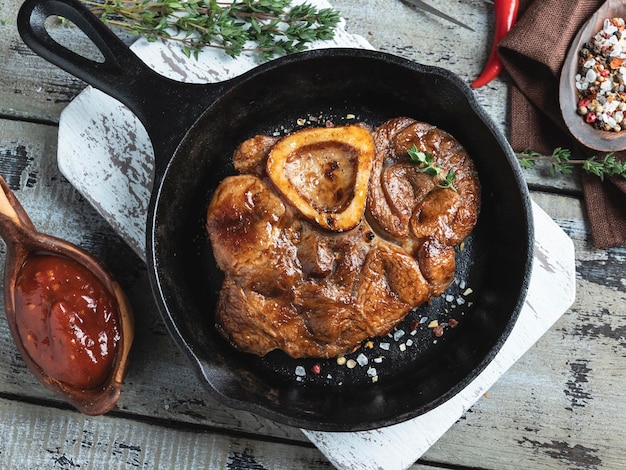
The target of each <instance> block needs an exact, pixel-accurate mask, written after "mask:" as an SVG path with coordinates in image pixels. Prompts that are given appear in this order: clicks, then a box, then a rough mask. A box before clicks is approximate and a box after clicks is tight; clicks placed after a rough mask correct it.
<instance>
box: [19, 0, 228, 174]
mask: <svg viewBox="0 0 626 470" xmlns="http://www.w3.org/2000/svg"><path fill="white" fill-rule="evenodd" d="M50 16H61V17H63V18H66V19H68V20H69V21H71V22H72V23H74V24H75V25H76V26H77V27H78V28H79V29H80V30H81V31H82V32H83V33H85V34H86V35H87V37H88V38H89V39H90V40H91V41H92V43H93V44H94V45H95V46H96V47H97V48H98V50H99V51H100V52H101V54H102V56H103V57H104V61H102V62H97V61H95V60H91V59H88V58H86V57H83V56H81V55H79V54H77V53H76V52H74V51H72V50H70V49H68V48H67V47H65V46H63V45H61V44H60V43H58V42H57V41H55V40H54V39H53V38H52V37H51V36H50V35H49V34H48V31H47V30H46V26H45V22H46V19H47V18H49V17H50ZM17 27H18V31H19V33H20V36H21V37H22V40H23V41H24V43H25V44H26V45H27V46H28V47H30V48H31V49H32V50H33V51H34V52H35V53H37V54H38V55H40V56H41V57H43V58H44V59H46V60H47V61H48V62H51V63H52V64H54V65H56V66H58V67H60V68H61V69H63V70H65V71H66V72H69V73H70V74H72V75H74V76H75V77H77V78H79V79H81V80H83V81H85V82H87V83H88V84H90V85H92V86H93V87H94V88H97V89H99V90H101V91H103V92H104V93H106V94H108V95H110V96H112V97H113V98H115V99H117V100H119V101H120V102H122V103H123V104H125V105H126V106H128V107H129V108H130V110H131V111H132V112H133V113H134V114H135V115H136V116H137V117H138V118H139V120H140V121H141V122H142V123H143V125H144V126H145V128H146V130H147V132H148V135H149V136H150V138H151V140H152V144H153V148H154V152H155V158H156V164H155V169H156V171H155V173H156V175H155V176H157V177H158V176H159V173H160V172H159V169H160V168H164V166H165V164H167V161H168V160H169V158H170V156H171V155H172V154H173V153H174V150H175V149H176V146H177V145H178V143H179V142H180V140H181V139H182V137H183V136H184V134H185V132H186V130H187V129H188V128H189V127H190V126H191V124H193V122H194V121H195V120H196V118H197V117H198V115H199V114H200V112H202V111H203V110H204V109H206V107H207V106H208V105H209V104H210V103H211V102H213V101H215V99H216V97H217V96H218V90H219V88H220V86H218V85H217V84H215V85H214V84H206V85H198V84H189V83H182V82H178V81H175V80H170V79H169V78H166V77H164V76H162V75H160V74H158V73H157V72H155V71H154V70H152V69H151V68H150V67H148V66H147V65H146V64H145V63H144V62H143V61H142V60H141V59H139V57H137V56H136V55H135V53H134V52H133V51H132V50H130V49H129V48H128V47H127V46H126V44H124V42H123V41H122V40H121V39H120V38H118V37H117V36H116V35H115V34H114V33H113V32H112V31H111V30H110V29H109V28H108V27H107V26H106V25H105V24H104V23H103V22H102V21H100V19H99V18H98V17H97V16H95V15H94V14H93V13H92V12H91V11H90V10H89V9H88V8H87V7H86V6H85V5H84V4H82V3H81V2H80V1H78V0H26V1H25V2H24V4H23V5H22V7H21V8H20V11H19V13H18V17H17ZM181 104H184V105H185V112H184V113H178V114H177V115H176V119H172V114H173V112H175V111H176V110H180V109H181Z"/></svg>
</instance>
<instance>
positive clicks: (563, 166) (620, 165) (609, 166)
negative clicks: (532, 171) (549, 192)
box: [517, 147, 626, 180]
mask: <svg viewBox="0 0 626 470" xmlns="http://www.w3.org/2000/svg"><path fill="white" fill-rule="evenodd" d="M517 158H518V160H519V163H520V165H521V167H522V168H524V169H529V168H533V167H534V166H535V164H536V163H538V162H546V163H547V164H548V165H549V168H550V173H551V174H552V175H554V174H555V173H562V174H569V173H571V172H572V170H573V168H574V165H580V167H581V168H582V170H583V171H584V172H586V173H588V174H590V175H594V176H597V177H599V178H600V179H601V180H604V178H605V177H607V176H621V177H623V178H626V162H621V161H619V160H618V159H616V158H615V154H614V153H613V152H610V153H607V154H606V155H604V157H602V158H600V157H598V156H596V155H594V156H592V157H590V158H587V159H581V160H572V159H571V152H570V151H569V150H568V149H564V148H561V147H557V148H555V149H554V150H553V151H552V154H551V155H542V154H540V153H538V152H535V151H532V150H524V151H523V152H519V153H518V154H517Z"/></svg>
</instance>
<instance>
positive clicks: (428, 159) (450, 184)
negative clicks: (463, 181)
mask: <svg viewBox="0 0 626 470" xmlns="http://www.w3.org/2000/svg"><path fill="white" fill-rule="evenodd" d="M407 153H408V154H409V158H410V159H411V163H413V164H414V165H416V166H417V169H418V171H420V172H422V173H426V174H427V175H430V176H435V177H439V176H440V174H441V166H439V164H438V163H436V162H435V159H434V157H433V156H432V155H431V154H430V153H428V152H420V151H419V150H418V149H417V146H415V145H413V147H411V148H410V149H409V150H408V151H407ZM455 179H456V173H455V172H454V169H452V168H451V169H450V171H448V173H447V174H446V176H445V178H441V179H440V181H439V183H438V184H437V187H439V188H444V189H453V190H455V191H456V188H455V187H454V180H455Z"/></svg>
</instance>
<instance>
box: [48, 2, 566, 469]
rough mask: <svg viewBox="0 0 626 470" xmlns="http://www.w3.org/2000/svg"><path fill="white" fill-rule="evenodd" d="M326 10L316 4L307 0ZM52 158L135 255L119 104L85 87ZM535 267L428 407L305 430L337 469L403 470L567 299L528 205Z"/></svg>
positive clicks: (144, 171)
mask: <svg viewBox="0 0 626 470" xmlns="http://www.w3.org/2000/svg"><path fill="white" fill-rule="evenodd" d="M312 3H316V4H318V5H319V6H321V7H323V6H328V4H326V3H325V2H323V1H316V2H312ZM338 46H350V47H363V48H371V46H370V45H369V44H368V43H367V41H365V40H364V39H363V38H361V37H359V36H354V35H349V34H347V33H346V32H345V30H344V29H343V25H342V26H340V27H339V28H338V30H337V36H336V38H335V40H334V41H332V42H327V43H320V44H316V45H315V47H338ZM133 50H134V51H135V53H137V55H138V56H139V57H141V58H142V59H143V60H144V61H145V62H146V63H147V64H148V65H150V66H151V67H152V68H154V69H155V70H157V71H158V72H160V73H162V74H163V75H166V76H168V77H170V78H174V79H178V80H181V81H188V82H195V83H203V82H215V81H221V80H225V79H227V78H231V77H233V76H236V75H238V74H240V73H243V72H244V71H246V70H248V69H250V68H252V67H254V66H255V65H257V63H256V60H255V59H254V57H252V56H243V57H241V58H239V59H236V60H232V59H230V58H226V57H224V56H223V55H222V54H221V53H219V52H218V51H210V50H209V51H206V52H204V53H202V54H201V55H200V59H199V61H195V60H188V59H187V58H185V57H184V56H183V55H182V54H181V52H180V50H179V49H178V47H177V46H176V45H175V44H172V43H160V42H156V43H148V42H145V41H143V40H140V41H138V42H136V43H135V44H134V45H133ZM58 164H59V168H60V170H61V172H62V173H63V174H64V176H65V177H66V178H67V179H68V180H69V181H70V182H71V183H72V184H73V185H74V186H75V187H76V188H77V189H78V190H79V191H80V192H81V194H83V195H84V196H85V198H86V199H87V200H89V201H90V202H91V204H92V205H93V206H94V207H95V208H96V209H97V210H98V212H99V213H100V214H101V215H102V216H103V217H104V218H105V219H106V220H107V221H108V222H109V223H110V224H111V225H112V226H113V228H114V229H115V230H116V231H117V232H118V233H119V234H120V235H121V236H122V238H123V239H124V240H125V241H126V242H127V243H128V244H129V246H131V248H132V249H133V250H134V251H135V252H136V253H137V254H138V255H139V256H141V257H142V258H144V259H145V253H144V242H145V225H146V224H145V216H146V213H147V205H148V201H149V196H150V188H151V175H152V170H153V157H152V149H151V144H150V142H149V140H148V136H147V134H146V133H145V130H144V129H143V127H142V126H141V124H140V123H139V121H138V120H137V119H136V118H135V117H134V116H133V115H132V113H130V111H128V110H127V109H126V108H125V107H124V106H122V105H121V104H119V103H118V102H116V101H115V100H113V99H112V98H110V97H108V96H106V95H104V94H103V93H101V92H99V91H97V90H95V89H92V88H87V89H86V90H85V91H83V92H82V93H81V94H80V95H79V96H78V97H77V98H76V99H75V100H74V101H73V102H72V103H71V104H70V105H69V106H67V108H66V109H65V110H64V111H63V113H62V115H61V119H60V122H59V146H58ZM534 215H535V223H536V230H537V239H536V241H535V264H534V268H533V278H532V282H531V288H530V292H529V296H528V299H527V301H526V303H525V305H524V309H523V311H522V313H521V316H520V320H519V322H518V324H517V325H516V327H515V329H514V331H513V333H512V335H511V337H510V338H509V340H508V341H507V342H506V344H505V345H504V347H503V349H502V351H501V352H500V353H499V354H498V356H497V357H496V359H495V360H494V361H493V363H492V364H491V365H490V366H489V367H488V368H487V369H486V370H485V371H484V372H483V373H482V374H481V375H480V376H479V377H478V378H477V379H476V380H474V382H472V383H471V384H470V385H469V386H468V387H467V388H466V389H465V390H464V391H463V392H461V393H460V394H459V395H457V396H456V397H454V398H453V399H451V400H450V401H448V402H447V403H445V404H443V405H442V406H440V407H439V408H437V409H435V410H432V411H431V412H429V413H427V414H425V415H423V416H421V417H418V418H415V419H414V420H411V421H408V422H406V423H401V424H398V425H396V426H392V427H389V428H385V429H379V430H374V431H368V432H362V433H324V432H311V431H306V430H304V433H305V435H306V436H307V437H308V438H309V439H310V440H311V441H312V442H313V443H314V444H315V445H316V446H317V447H318V448H319V449H320V450H321V451H322V452H323V453H324V454H325V455H326V457H327V458H328V459H329V460H330V461H331V462H332V463H333V464H335V465H336V466H337V467H339V468H350V469H352V468H354V469H367V468H398V469H403V468H407V467H409V466H410V465H411V464H412V463H413V462H415V460H417V459H418V458H419V457H420V456H421V455H422V454H423V453H424V452H425V451H426V450H427V449H428V448H429V447H430V446H431V445H432V444H433V443H434V442H435V441H436V440H437V439H438V438H439V437H441V435H443V433H444V432H445V431H446V430H447V429H448V428H449V427H450V426H451V425H452V424H454V422H455V421H456V420H457V419H458V418H460V417H461V416H462V415H463V413H464V412H465V411H466V410H467V409H468V408H469V407H470V406H471V405H472V404H473V403H475V402H476V400H478V399H479V398H480V396H481V395H482V394H484V393H485V392H486V391H487V390H488V389H489V387H490V386H491V385H492V384H493V383H494V382H495V381H496V380H497V379H498V378H499V377H500V376H501V375H502V374H503V373H504V372H505V371H506V370H507V369H508V368H509V367H510V366H511V365H512V364H513V363H514V362H515V361H516V360H517V359H518V358H519V357H521V355H522V354H524V352H526V351H527V350H528V349H529V348H530V347H531V346H532V345H533V344H534V342H536V341H537V339H539V338H540V337H541V336H542V335H543V333H545V331H546V330H547V329H548V328H549V327H550V326H551V325H552V324H553V323H554V322H555V321H556V320H557V319H558V318H559V317H560V316H561V315H562V314H563V312H564V311H565V310H566V309H567V308H568V307H569V306H570V305H571V304H572V302H573V300H574V292H575V279H574V277H575V275H574V273H575V270H574V251H573V245H572V243H571V241H570V240H569V238H568V237H567V236H566V235H565V234H564V233H563V232H562V231H561V229H560V228H559V227H558V226H557V225H556V224H555V223H554V222H553V221H552V220H551V219H550V218H549V217H548V216H547V215H546V214H545V212H543V211H542V210H541V209H540V208H539V207H538V206H536V205H534Z"/></svg>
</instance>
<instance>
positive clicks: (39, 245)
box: [0, 177, 134, 415]
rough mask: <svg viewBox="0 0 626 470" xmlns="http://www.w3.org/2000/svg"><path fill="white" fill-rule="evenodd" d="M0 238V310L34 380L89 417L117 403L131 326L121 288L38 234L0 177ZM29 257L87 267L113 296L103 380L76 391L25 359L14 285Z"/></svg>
mask: <svg viewBox="0 0 626 470" xmlns="http://www.w3.org/2000/svg"><path fill="white" fill-rule="evenodd" d="M0 188H1V189H0V235H1V236H2V238H3V239H4V241H5V243H6V246H7V256H6V260H5V265H4V306H5V312H6V316H7V321H8V324H9V328H10V330H11V334H12V335H13V338H14V340H15V344H16V346H17V348H18V350H19V352H20V355H21V356H22V358H23V360H24V362H25V363H26V365H27V366H28V368H29V370H30V371H31V372H32V373H33V374H34V375H35V377H36V378H37V379H38V380H39V381H40V382H41V383H42V384H43V385H44V386H45V387H46V388H48V389H49V390H51V391H53V392H54V393H56V394H57V395H59V396H60V397H61V398H63V399H64V400H66V401H68V402H69V403H71V404H72V405H74V406H75V407H76V408H77V409H78V410H80V411H81V412H83V413H85V414H89V415H100V414H103V413H106V412H108V411H110V410H111V409H112V408H113V407H114V406H115V405H116V403H117V401H118V399H119V397H120V392H121V387H122V381H123V379H124V375H125V372H126V369H127V365H128V355H129V352H130V348H131V344H132V342H133V335H134V328H133V317H132V312H131V308H130V304H129V303H128V300H127V298H126V295H125V294H124V292H123V291H122V289H121V287H120V286H119V284H118V283H117V282H116V281H115V280H114V279H113V278H112V277H111V275H110V274H109V273H108V271H107V270H105V268H104V267H103V266H102V265H101V264H100V263H99V262H98V261H97V260H96V259H94V258H93V257H92V256H91V255H89V254H88V253H86V252H85V251H83V250H82V249H81V248H80V247H78V246H76V245H74V244H72V243H69V242H67V241H65V240H62V239H59V238H56V237H53V236H50V235H46V234H43V233H41V232H38V231H37V230H36V229H35V227H34V225H33V223H32V222H31V220H30V218H29V217H28V214H27V213H26V211H25V210H24V209H23V207H22V205H21V204H20V203H19V201H18V200H17V198H16V197H15V195H14V194H13V192H12V191H11V189H10V188H9V186H8V184H7V183H6V182H5V181H4V179H3V178H2V177H0ZM31 254H52V255H57V256H62V257H65V258H69V259H70V260H73V261H75V262H77V263H78V264H80V265H81V266H83V267H85V268H86V269H87V270H88V271H90V272H91V273H92V274H94V275H95V276H96V278H97V279H98V280H100V281H101V282H102V284H103V285H104V286H105V288H106V289H107V290H108V292H109V293H110V294H111V295H112V296H114V297H115V299H116V303H117V307H118V309H117V313H118V322H117V323H118V329H119V333H120V339H119V342H118V348H119V349H118V352H117V354H116V356H115V359H114V362H113V366H112V369H111V371H110V372H109V373H108V375H107V378H106V379H105V382H104V383H102V384H100V385H98V386H96V387H93V388H89V389H85V388H77V387H73V386H71V385H68V384H66V383H63V382H61V381H59V380H56V379H55V378H54V377H51V376H50V375H48V374H47V373H46V371H45V370H43V369H42V368H41V367H40V365H39V364H37V363H36V362H35V361H34V360H33V358H31V356H30V355H29V353H28V351H27V350H26V348H25V347H24V345H23V344H22V339H21V336H20V334H19V331H18V327H17V323H18V321H17V317H16V315H17V314H18V312H16V308H15V287H16V281H17V278H18V275H19V273H20V270H21V268H22V266H23V264H24V261H25V260H26V259H27V258H28V257H29V256H30V255H31Z"/></svg>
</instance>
